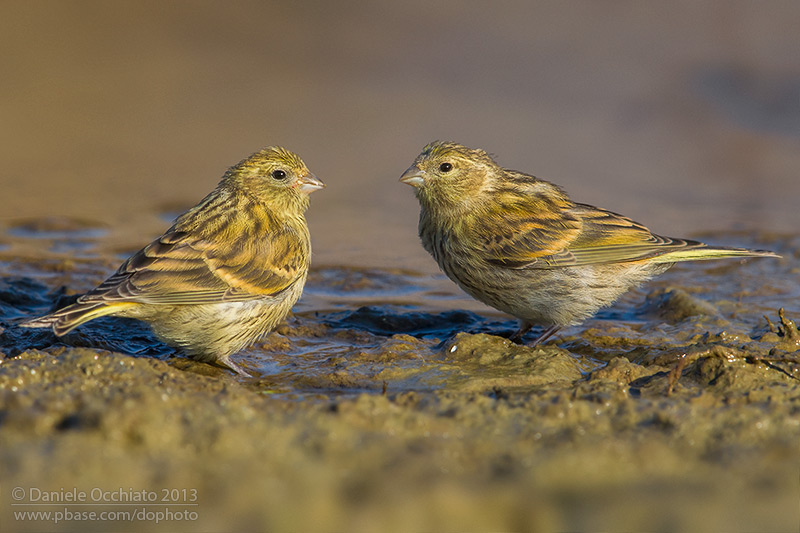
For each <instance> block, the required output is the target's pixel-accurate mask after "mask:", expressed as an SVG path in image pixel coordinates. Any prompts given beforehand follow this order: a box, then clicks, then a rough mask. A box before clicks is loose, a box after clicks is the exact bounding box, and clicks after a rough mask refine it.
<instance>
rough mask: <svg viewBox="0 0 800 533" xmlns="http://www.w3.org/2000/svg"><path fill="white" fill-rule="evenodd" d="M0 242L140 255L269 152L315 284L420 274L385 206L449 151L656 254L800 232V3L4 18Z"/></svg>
mask: <svg viewBox="0 0 800 533" xmlns="http://www.w3.org/2000/svg"><path fill="white" fill-rule="evenodd" d="M0 11H1V12H2V17H0V43H1V44H2V54H0V62H1V64H0V66H1V67H2V73H3V74H2V82H0V117H1V119H2V127H0V131H2V139H0V162H1V163H2V170H0V187H1V188H0V191H2V201H0V226H1V225H6V226H8V225H10V224H14V223H15V222H16V221H18V220H19V219H23V218H24V219H28V218H39V217H43V216H50V215H57V216H67V217H79V218H82V219H87V220H89V221H94V222H97V223H102V224H104V225H107V226H108V227H110V228H112V232H111V234H110V237H109V240H110V241H111V242H113V243H115V245H116V246H130V247H131V248H135V247H137V246H139V245H142V244H144V243H146V242H147V241H148V240H149V239H151V238H152V237H154V236H156V235H157V234H158V233H160V232H161V231H162V230H163V229H165V228H166V226H167V225H168V222H167V220H166V219H165V218H164V217H165V213H166V214H169V213H174V212H176V211H177V210H181V209H183V208H186V207H189V206H190V205H193V204H194V203H195V202H196V201H198V200H199V199H200V198H202V197H203V196H204V195H205V194H206V193H207V192H208V191H210V190H211V189H212V188H213V187H214V186H215V184H216V183H217V181H218V179H219V177H220V176H221V175H222V173H223V172H224V170H225V168H226V167H228V166H229V165H231V164H234V163H236V162H237V161H239V160H240V159H242V158H243V157H245V156H247V155H248V154H250V153H251V152H253V151H255V150H257V149H259V148H261V147H263V146H266V145H271V144H280V145H284V146H286V147H287V148H289V149H291V150H294V151H297V152H298V153H299V154H300V155H301V156H302V157H303V158H304V159H305V161H306V163H307V164H308V166H309V167H310V168H311V169H312V171H314V172H315V173H316V174H317V175H318V176H320V177H321V178H322V179H323V180H324V181H325V182H326V183H327V184H328V188H327V189H325V190H323V191H321V192H318V193H315V194H314V196H313V198H312V206H311V209H310V211H309V220H310V224H311V230H312V238H313V242H314V249H315V263H316V264H354V263H357V264H369V265H375V266H391V265H396V264H405V265H413V266H417V267H419V268H424V269H431V270H435V265H433V262H432V261H431V260H429V259H428V258H427V257H425V253H424V251H423V250H422V248H421V247H420V246H419V245H418V243H417V237H416V219H417V213H418V208H417V204H416V201H415V200H414V198H413V194H412V191H411V190H410V188H409V187H407V186H404V185H402V184H400V183H398V181H397V179H398V177H399V175H400V174H401V173H402V171H403V170H404V169H405V168H406V167H407V166H408V165H409V164H410V163H411V162H412V160H413V158H414V157H415V156H416V155H417V153H418V152H419V151H420V149H421V148H422V146H423V145H424V144H426V143H427V142H429V141H431V140H434V139H448V140H455V141H459V142H462V143H464V144H467V145H470V146H474V147H482V148H484V149H486V150H488V151H490V152H492V153H494V154H496V155H497V157H498V159H499V161H500V163H501V164H503V165H505V166H509V167H512V168H517V169H520V170H524V171H527V172H530V173H534V174H536V175H538V176H540V177H543V178H546V179H550V180H552V181H555V182H557V183H559V184H561V185H562V186H564V187H565V188H566V189H567V191H568V192H570V193H571V194H572V196H573V198H575V199H577V200H579V201H584V202H589V203H594V204H596V205H600V206H603V207H606V208H609V209H613V210H615V211H619V212H623V213H625V214H628V215H630V216H632V217H633V218H635V219H637V220H640V221H641V222H644V223H645V224H647V225H649V226H650V227H651V228H652V229H653V230H654V231H657V232H660V233H664V234H667V235H675V236H680V235H691V233H692V232H694V231H697V230H726V229H746V230H754V229H766V230H777V231H796V229H797V223H798V221H800V217H798V215H797V212H796V207H795V205H796V202H797V198H798V197H800V176H798V169H800V31H798V28H800V3H799V2H796V1H785V2H780V1H776V2H750V1H731V0H724V1H696V0H686V1H670V2H640V1H622V2H594V1H585V2H546V3H544V2H542V3H535V2H526V1H519V2H502V1H501V2H491V3H490V2H486V3H481V2H456V1H442V2H427V1H425V2H423V1H403V2H357V1H347V0H343V1H337V2H327V1H293V2H256V1H252V2H250V1H232V2H200V1H191V2H189V1H186V2H164V1H162V0H159V1H137V2H117V1H96V2H95V1H81V2H70V1H30V0H25V1H7V2H4V3H3V6H2V8H0Z"/></svg>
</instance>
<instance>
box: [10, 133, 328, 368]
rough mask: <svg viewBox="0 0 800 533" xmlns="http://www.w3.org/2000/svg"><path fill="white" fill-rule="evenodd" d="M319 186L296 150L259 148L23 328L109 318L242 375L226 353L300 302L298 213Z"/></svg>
mask: <svg viewBox="0 0 800 533" xmlns="http://www.w3.org/2000/svg"><path fill="white" fill-rule="evenodd" d="M322 187H324V184H323V183H322V182H321V181H320V180H319V179H317V178H316V176H314V174H312V173H311V172H310V171H309V170H308V168H306V165H305V163H303V161H302V160H301V159H300V157H299V156H297V155H296V154H294V153H292V152H290V151H288V150H285V149H283V148H280V147H269V148H265V149H263V150H260V151H258V152H256V153H254V154H253V155H251V156H250V157H248V158H247V159H244V160H242V161H241V162H240V163H239V164H237V165H235V166H233V167H231V168H230V169H228V171H227V172H226V173H225V175H224V176H223V177H222V180H221V181H220V183H219V185H218V186H217V188H216V189H214V190H213V191H212V192H211V193H210V194H209V195H208V196H206V197H205V198H204V199H203V200H202V201H201V202H200V203H199V204H197V205H196V206H195V207H193V208H191V209H189V210H188V211H187V212H186V213H184V214H182V215H181V216H179V217H178V218H177V219H176V221H175V223H174V224H173V225H172V227H171V228H169V229H168V230H167V231H166V232H165V233H164V234H163V235H162V236H161V237H159V238H158V239H156V240H155V241H153V242H152V243H150V244H148V245H147V246H145V247H144V248H143V249H142V250H140V251H138V252H137V253H135V254H134V255H133V256H131V257H130V258H129V259H128V260H127V261H125V262H124V263H123V264H122V265H121V266H120V267H119V269H118V270H117V272H116V273H115V274H114V275H112V276H111V277H110V278H108V279H107V280H106V281H104V282H103V283H101V284H100V285H99V286H98V287H96V288H95V289H93V290H91V291H90V292H89V293H87V294H85V295H83V296H81V297H80V298H78V301H77V302H76V303H75V304H73V305H70V306H67V307H65V308H63V309H60V310H58V311H56V312H54V313H51V314H49V315H47V316H44V317H41V318H37V319H34V320H30V321H28V322H24V323H22V324H21V325H22V326H25V327H30V328H38V327H52V328H53V331H54V332H55V334H56V335H59V336H60V335H64V334H66V333H68V332H70V331H72V330H73V329H74V328H76V327H78V326H80V325H81V324H83V323H85V322H88V321H89V320H92V319H95V318H97V317H101V316H105V315H115V316H122V317H129V318H136V319H139V320H143V321H144V322H147V323H149V324H150V326H151V327H152V329H153V331H154V332H155V334H156V335H157V336H158V337H159V338H160V339H161V340H163V341H164V342H166V343H167V344H169V345H171V346H173V347H177V348H181V349H182V350H183V351H184V352H186V353H187V354H188V355H189V356H190V357H192V358H193V359H195V360H198V361H203V362H206V363H214V364H217V365H220V366H224V367H227V368H229V369H231V370H234V371H236V372H238V373H239V374H241V375H244V376H247V375H248V374H247V373H246V372H245V371H244V370H242V369H241V368H240V367H239V366H238V365H236V364H235V363H234V362H232V361H231V360H230V355H231V354H233V353H235V352H237V351H239V350H241V349H243V348H245V347H246V346H248V345H250V344H251V343H252V342H254V341H255V340H257V339H258V338H259V337H261V336H262V335H264V334H265V333H267V332H269V331H270V330H271V329H272V328H274V327H275V326H276V325H277V324H278V323H279V322H280V321H281V320H283V319H284V317H285V316H286V315H287V314H288V313H289V311H290V310H291V308H292V306H293V305H294V303H295V302H296V301H297V299H298V298H299V297H300V294H301V293H302V291H303V285H304V284H305V282H306V276H307V274H308V266H309V263H310V258H311V239H310V236H309V233H308V226H307V225H306V220H305V217H304V213H305V211H306V209H307V208H308V204H309V197H308V195H309V194H310V193H312V192H313V191H316V190H318V189H321V188H322Z"/></svg>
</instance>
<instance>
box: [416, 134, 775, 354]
mask: <svg viewBox="0 0 800 533" xmlns="http://www.w3.org/2000/svg"><path fill="white" fill-rule="evenodd" d="M400 181H402V182H404V183H407V184H408V185H411V186H413V187H414V188H415V192H416V196H417V199H418V200H419V203H420V207H421V210H420V217H419V236H420V239H421V240H422V245H423V246H424V247H425V249H426V250H427V251H428V252H429V253H430V254H431V255H432V256H433V257H434V259H436V262H437V263H438V264H439V267H440V268H441V269H442V271H444V273H445V274H447V276H448V277H449V278H450V279H452V280H453V281H455V282H456V283H457V284H458V285H459V287H461V288H462V289H463V290H464V291H465V292H467V293H468V294H469V295H470V296H472V297H473V298H476V299H477V300H480V301H481V302H483V303H485V304H487V305H490V306H492V307H494V308H495V309H498V310H500V311H503V312H506V313H508V314H510V315H512V316H515V317H517V318H518V319H520V321H521V324H520V329H519V331H518V332H517V333H516V334H515V335H514V336H513V337H512V339H513V340H515V341H519V340H521V339H522V336H523V335H524V334H525V333H526V332H527V331H528V330H529V329H530V328H531V327H532V326H534V325H539V326H544V327H545V328H546V329H545V330H544V332H543V333H542V334H541V335H540V336H539V338H537V339H536V341H534V345H535V344H538V343H539V342H543V341H544V340H546V339H547V338H549V337H550V336H551V335H553V334H554V333H556V332H557V331H558V330H559V329H561V328H563V327H565V326H572V325H577V324H580V323H581V322H583V321H584V320H585V319H587V318H589V317H590V316H592V315H594V314H595V313H596V312H597V311H598V310H599V309H601V308H603V307H606V306H609V305H611V304H612V303H614V302H615V301H616V300H617V299H618V298H619V297H620V296H621V295H622V294H623V293H624V292H626V291H628V290H629V289H631V288H633V287H635V286H637V285H639V284H640V283H643V282H644V281H646V280H648V279H650V278H652V277H653V276H655V275H657V274H661V273H662V272H664V271H665V270H667V269H668V268H669V267H671V266H672V265H673V264H674V263H676V262H678V261H699V260H707V259H720V258H725V257H750V256H754V257H779V256H778V255H776V254H774V253H772V252H768V251H761V250H745V249H740V248H725V247H711V246H708V245H706V244H704V243H701V242H697V241H692V240H688V239H673V238H669V237H661V236H659V235H655V234H653V233H651V232H650V230H648V229H647V228H646V227H644V226H642V225H641V224H638V223H636V222H634V221H633V220H631V219H629V218H627V217H624V216H622V215H618V214H616V213H612V212H610V211H606V210H605V209H600V208H598V207H594V206H591V205H588V204H579V203H575V202H573V201H572V200H570V198H569V197H568V196H567V194H566V193H565V192H564V191H563V190H561V189H560V188H559V187H558V186H556V185H554V184H552V183H549V182H547V181H544V180H540V179H538V178H535V177H533V176H530V175H528V174H523V173H521V172H517V171H515V170H509V169H505V168H502V167H500V166H499V165H498V164H497V163H495V162H494V160H493V159H492V158H491V157H490V156H489V155H488V154H487V153H486V152H484V151H483V150H475V149H470V148H467V147H465V146H462V145H460V144H457V143H453V142H442V141H436V142H433V143H431V144H429V145H427V146H426V147H425V148H424V149H423V150H422V153H421V154H420V155H419V156H417V158H416V160H415V161H414V164H413V165H411V167H410V168H409V169H408V170H406V171H405V173H404V174H403V175H402V176H401V178H400Z"/></svg>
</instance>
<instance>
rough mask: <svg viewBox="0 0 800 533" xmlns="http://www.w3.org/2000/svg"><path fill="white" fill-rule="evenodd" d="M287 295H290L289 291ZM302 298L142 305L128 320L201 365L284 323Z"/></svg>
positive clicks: (235, 349) (247, 343) (242, 346)
mask: <svg viewBox="0 0 800 533" xmlns="http://www.w3.org/2000/svg"><path fill="white" fill-rule="evenodd" d="M287 292H288V291H287ZM298 297H299V291H298V294H297V295H296V296H295V295H294V294H282V295H281V296H279V297H277V298H264V299H259V300H250V301H244V302H220V303H214V304H201V305H176V306H156V305H142V306H137V307H138V308H137V309H135V310H134V311H132V312H130V313H126V315H125V316H129V317H131V318H138V319H140V320H143V321H145V322H148V323H149V324H150V326H151V327H152V329H153V332H154V333H155V334H156V335H157V336H158V337H159V338H160V339H161V340H162V341H164V342H166V343H167V344H169V345H170V346H174V347H177V348H181V349H183V350H184V351H185V352H186V353H188V354H189V355H191V356H193V357H194V358H195V359H197V360H200V361H214V360H216V359H218V358H219V357H220V356H225V355H230V354H232V353H235V352H237V351H239V350H241V349H243V348H245V347H246V346H248V345H249V344H251V343H252V342H254V341H255V340H257V339H258V338H259V337H261V336H262V335H264V334H265V333H267V332H269V331H270V330H271V329H273V328H274V327H275V326H276V325H278V323H279V322H280V321H281V320H283V319H284V318H285V317H286V315H287V314H288V313H289V311H290V310H291V307H292V305H294V303H295V301H296V300H297V298H298Z"/></svg>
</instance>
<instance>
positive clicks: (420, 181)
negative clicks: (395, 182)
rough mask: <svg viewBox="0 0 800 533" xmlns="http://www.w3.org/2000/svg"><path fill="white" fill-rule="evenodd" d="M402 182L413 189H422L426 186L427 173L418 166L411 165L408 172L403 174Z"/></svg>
mask: <svg viewBox="0 0 800 533" xmlns="http://www.w3.org/2000/svg"><path fill="white" fill-rule="evenodd" d="M400 181H402V182H403V183H407V184H409V185H411V186H412V187H422V186H423V185H425V172H423V171H422V170H420V169H419V168H417V166H416V165H411V166H410V167H408V170H406V171H405V172H403V175H402V176H400Z"/></svg>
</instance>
